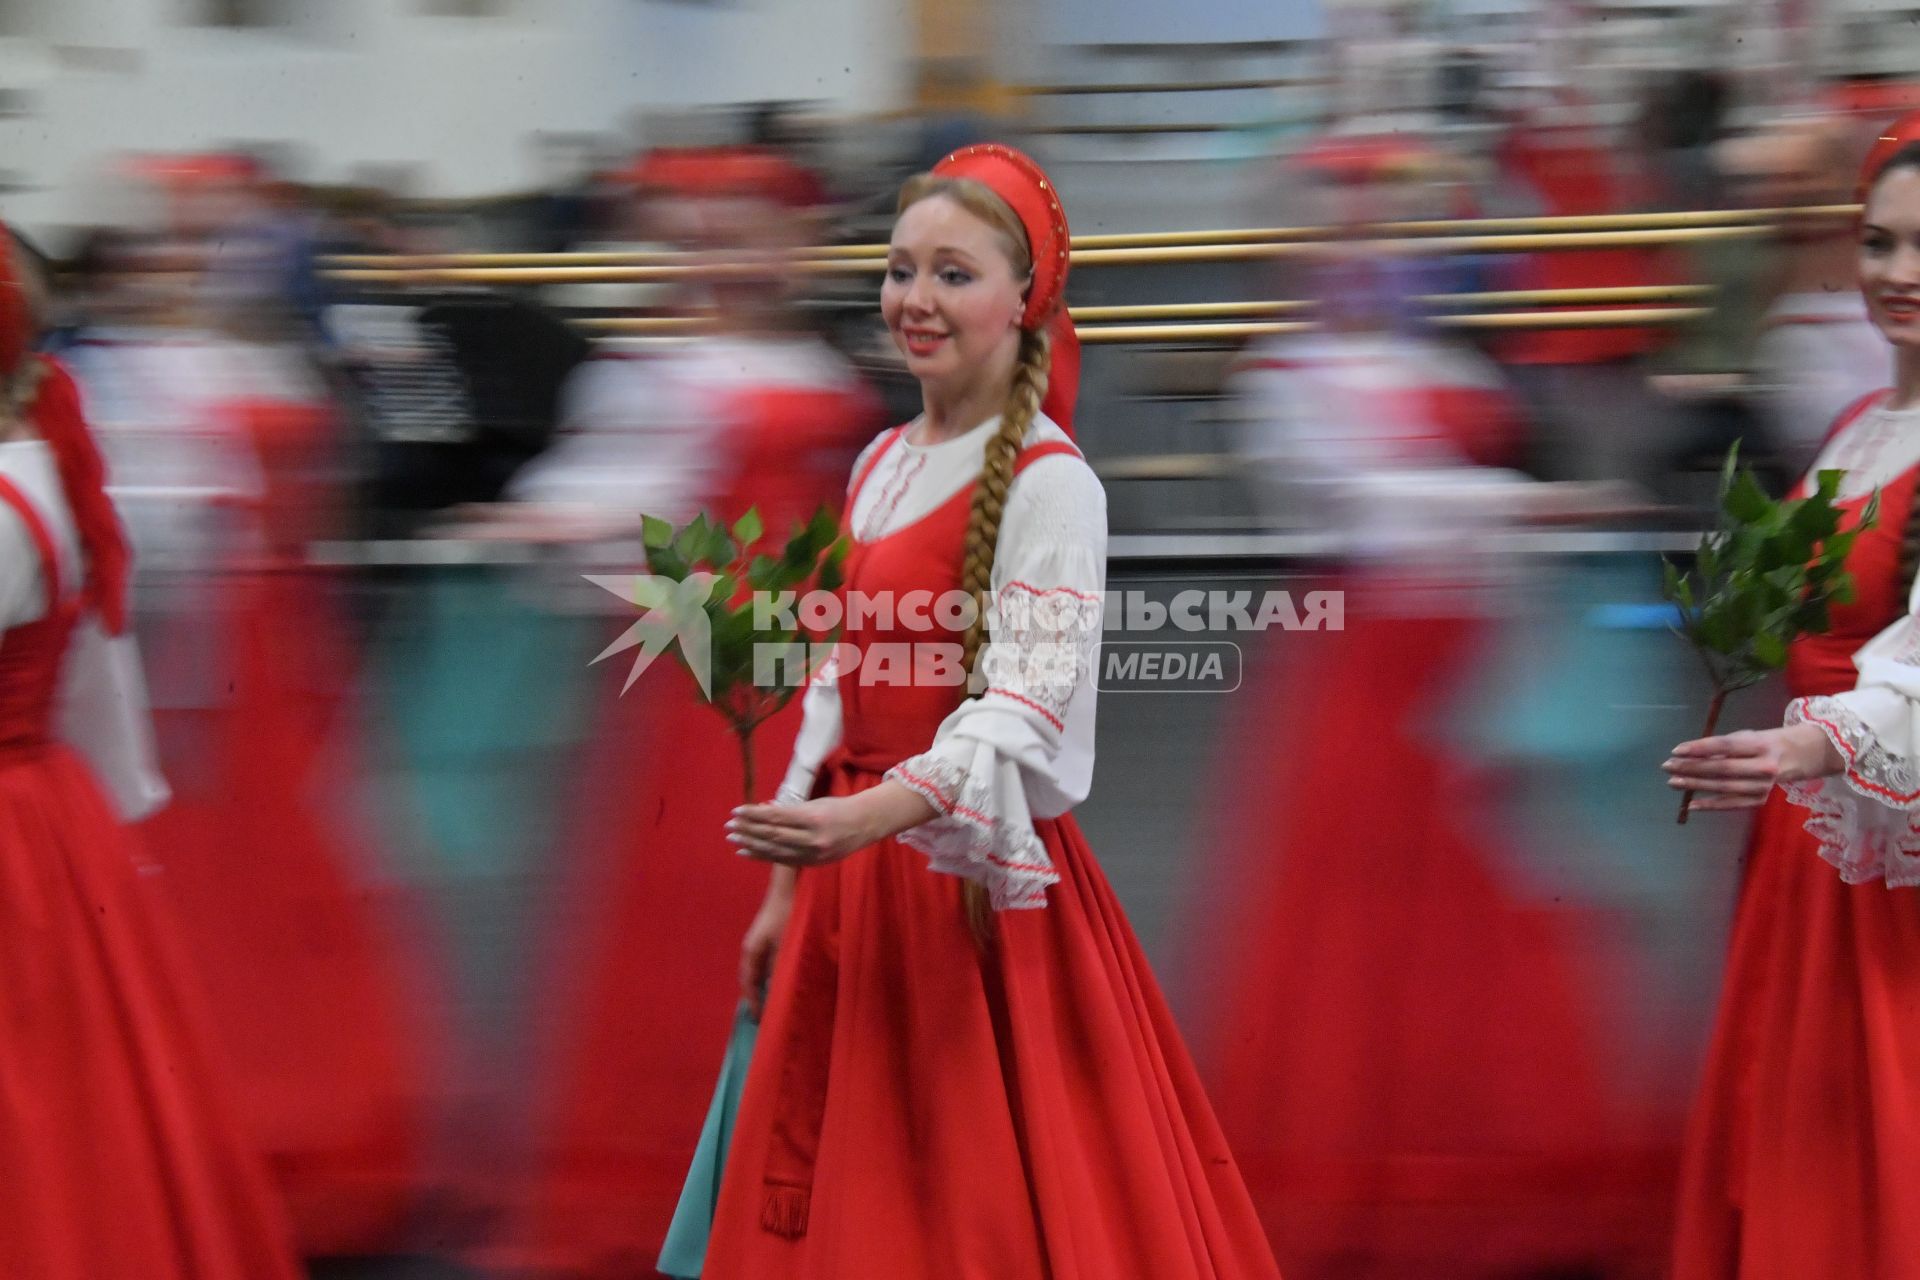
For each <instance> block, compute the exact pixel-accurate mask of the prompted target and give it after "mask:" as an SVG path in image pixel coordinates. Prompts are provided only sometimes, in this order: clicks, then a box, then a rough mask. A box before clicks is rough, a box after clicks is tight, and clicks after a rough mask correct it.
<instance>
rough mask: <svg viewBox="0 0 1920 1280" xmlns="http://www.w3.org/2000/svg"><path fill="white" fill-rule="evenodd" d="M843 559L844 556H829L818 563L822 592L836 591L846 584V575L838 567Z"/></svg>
mask: <svg viewBox="0 0 1920 1280" xmlns="http://www.w3.org/2000/svg"><path fill="white" fill-rule="evenodd" d="M845 559H846V557H845V556H837V555H832V554H829V555H827V556H826V557H825V558H824V559H822V560H821V561H820V589H821V590H822V591H838V590H839V589H840V588H841V587H842V586H844V585H845V584H846V581H847V575H846V573H845V572H844V571H843V570H842V569H841V567H840V566H841V562H842V561H843V560H845Z"/></svg>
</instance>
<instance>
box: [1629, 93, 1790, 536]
mask: <svg viewBox="0 0 1920 1280" xmlns="http://www.w3.org/2000/svg"><path fill="white" fill-rule="evenodd" d="M1729 103H1730V93H1729V89H1728V86H1727V83H1726V81H1725V79H1724V78H1723V77H1721V76H1718V75H1715V74H1713V73H1710V72H1705V71H1685V72H1679V73H1676V74H1675V75H1673V76H1672V77H1670V78H1669V79H1667V80H1666V81H1664V82H1662V83H1661V84H1660V85H1658V86H1657V88H1656V90H1655V92H1654V93H1653V94H1652V95H1651V97H1650V98H1649V100H1648V103H1647V106H1646V108H1645V114H1644V116H1643V120H1642V134H1643V137H1644V140H1645V142H1646V145H1647V147H1648V154H1649V157H1650V162H1651V167H1652V172H1653V177H1654V181H1655V184H1656V185H1655V189H1654V192H1653V196H1654V200H1655V202H1656V204H1657V205H1658V207H1660V208H1663V209H1672V210H1684V211H1691V210H1706V209H1724V208H1728V207H1733V206H1742V205H1744V206H1748V207H1751V206H1752V204H1753V197H1754V195H1755V189H1754V188H1753V186H1752V185H1751V184H1747V183H1743V182H1740V181H1739V180H1738V179H1739V175H1738V174H1735V173H1732V172H1729V171H1728V169H1727V167H1726V153H1725V151H1724V149H1723V148H1720V147H1719V146H1718V144H1719V143H1721V142H1722V141H1723V140H1724V138H1725V132H1726V114H1727V110H1728V106H1729ZM1675 258H1676V260H1677V261H1678V263H1679V274H1680V276H1681V278H1682V279H1683V280H1685V281H1687V282H1688V283H1692V284H1703V285H1707V286H1710V287H1711V288H1712V289H1713V295H1712V297H1711V298H1710V299H1709V300H1708V303H1707V313H1706V315H1705V316H1703V317H1701V318H1700V319H1698V320H1692V321H1689V322H1687V323H1685V324H1682V325H1680V326H1678V327H1677V329H1676V330H1675V332H1674V335H1673V339H1672V341H1671V342H1670V343H1669V345H1668V346H1667V347H1666V349H1665V350H1664V351H1662V352H1661V353H1660V356H1659V358H1658V359H1657V360H1656V362H1655V372H1654V374H1653V380H1652V381H1653V387H1654V389H1655V390H1656V391H1657V392H1658V393H1659V394H1660V395H1661V396H1663V397H1664V398H1665V399H1666V400H1667V401H1668V402H1669V403H1670V404H1672V405H1673V406H1674V409H1675V411H1676V415H1677V421H1676V434H1675V436H1674V438H1673V440H1672V442H1671V444H1670V446H1669V448H1668V450H1667V451H1666V454H1665V457H1666V465H1665V468H1664V469H1665V470H1667V471H1669V472H1672V473H1676V474H1675V476H1674V480H1675V482H1676V484H1678V485H1679V486H1680V487H1678V488H1675V489H1673V491H1672V492H1673V496H1674V497H1676V498H1678V499H1685V498H1687V497H1689V496H1691V495H1689V494H1688V493H1687V491H1686V488H1685V479H1686V477H1687V475H1688V474H1689V473H1693V474H1699V473H1702V472H1704V473H1707V474H1710V475H1717V474H1718V471H1719V466H1720V461H1721V459H1722V458H1723V457H1724V456H1725V454H1726V451H1727V449H1728V448H1729V447H1731V446H1732V445H1733V444H1735V443H1739V444H1740V446H1741V460H1742V461H1743V462H1744V463H1746V464H1747V465H1749V466H1751V467H1753V468H1754V469H1755V471H1756V472H1758V473H1759V475H1760V476H1761V479H1762V481H1763V483H1765V484H1766V485H1767V487H1768V488H1769V489H1771V490H1772V491H1773V492H1775V493H1784V492H1786V489H1787V486H1788V485H1790V484H1792V483H1793V481H1794V480H1795V479H1796V478H1797V476H1796V474H1795V472H1794V469H1793V467H1792V465H1791V463H1790V461H1789V457H1788V454H1789V452H1790V451H1789V450H1787V449H1786V448H1784V447H1783V446H1782V443H1781V442H1780V441H1778V440H1776V439H1775V438H1774V433H1773V431H1772V429H1771V427H1770V426H1769V424H1768V423H1767V421H1766V419H1765V418H1764V417H1763V416H1762V414H1761V412H1760V408H1759V405H1758V403H1757V401H1756V396H1755V389H1754V384H1753V371H1754V366H1755V362H1756V360H1757V358H1758V352H1759V346H1760V333H1761V323H1762V317H1763V316H1764V314H1765V312H1766V300H1767V298H1768V297H1769V296H1770V295H1771V293H1772V292H1773V287H1774V283H1773V282H1774V278H1775V275H1776V273H1777V271H1778V270H1779V266H1780V257H1779V252H1778V247H1777V246H1775V245H1773V244H1770V243H1768V242H1766V241H1763V240H1760V239H1756V238H1753V237H1750V236H1728V237H1724V238H1720V237H1716V238H1709V239H1703V240H1692V241H1688V242H1687V243H1686V244H1684V245H1681V246H1680V247H1679V249H1678V250H1677V251H1676V253H1675Z"/></svg>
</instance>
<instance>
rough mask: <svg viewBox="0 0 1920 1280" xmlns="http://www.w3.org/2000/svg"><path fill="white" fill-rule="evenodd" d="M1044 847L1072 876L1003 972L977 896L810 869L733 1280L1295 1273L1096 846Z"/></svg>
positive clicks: (787, 957) (832, 784)
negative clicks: (1266, 1224) (1285, 1263)
mask: <svg viewBox="0 0 1920 1280" xmlns="http://www.w3.org/2000/svg"><path fill="white" fill-rule="evenodd" d="M829 770H830V772H829V774H828V775H827V779H826V789H827V791H828V792H829V793H830V794H834V795H849V794H853V793H856V792H858V791H860V790H864V789H865V788H867V787H870V786H873V785H874V784H876V783H877V782H878V781H879V780H880V776H881V775H880V773H879V772H877V771H872V770H865V769H859V768H855V767H854V766H852V765H850V764H847V763H845V762H844V761H842V762H840V763H837V764H835V763H830V765H829ZM1037 830H1038V832H1039V835H1040V838H1041V840H1042V841H1043V842H1044V844H1045V845H1046V848H1047V852H1048V854H1049V855H1050V856H1051V857H1052V859H1053V862H1054V865H1055V867H1056V868H1057V869H1058V870H1059V872H1060V874H1061V877H1062V878H1061V882H1060V883H1059V884H1057V885H1054V886H1053V887H1052V888H1051V889H1050V890H1049V891H1048V905H1047V907H1046V908H1045V909H1044V910H1028V911H1008V912H1001V913H998V914H997V915H996V916H995V917H994V921H995V923H994V929H995V936H994V940H993V942H992V944H991V948H990V951H988V952H986V953H984V954H983V952H982V951H981V950H980V949H979V947H978V945H977V944H976V941H975V939H974V936H973V934H972V932H971V930H970V929H969V927H968V925H967V923H966V919H965V914H964V910H963V906H962V900H961V882H960V881H959V880H958V879H956V878H954V877H951V876H946V875H942V874H938V873H935V872H933V871H931V870H929V869H928V867H927V859H926V855H925V854H922V853H920V852H917V851H915V850H913V849H910V848H908V847H906V846H904V845H901V844H899V843H898V842H897V841H893V840H888V841H884V842H882V843H881V844H879V845H876V846H874V847H872V848H868V849H865V850H862V851H861V852H859V853H856V854H854V855H853V856H852V857H850V858H847V859H845V860H843V861H841V862H838V863H835V864H833V865H831V866H827V867H823V868H816V869H812V870H808V871H805V872H803V873H802V874H801V876H800V887H799V892H798V897H797V902H796V906H795V910H794V915H793V919H792V921H791V923H790V925H789V927H788V929H787V933H786V936H785V939H784V941H783V944H782V948H781V951H780V955H779V958H778V961H777V963H776V969H775V975H774V979H773V987H772V991H771V994H770V998H769V1004H768V1009H767V1013H766V1017H765V1020H764V1021H763V1023H762V1027H761V1033H760V1039H759V1041H758V1043H757V1045H756V1047H755V1051H754V1059H753V1064H752V1068H751V1071H750V1074H749V1076H748V1080H747V1086H746V1092H745V1095H744V1097H743V1099H742V1102H741V1111H740V1116H739V1120H738V1124H737V1127H736V1129H735V1134H734V1144H733V1149H732V1151H731V1153H730V1155H729V1157H728V1162H727V1169H726V1176H725V1182H724V1186H723V1188H722V1191H721V1196H720V1203H719V1207H718V1211H717V1215H716V1220H715V1225H714V1231H713V1236H712V1241H711V1244H710V1246H709V1252H708V1256H707V1269H706V1273H705V1274H706V1277H707V1280H748V1278H752V1280H764V1278H766V1277H775V1276H778V1277H781V1278H782V1280H846V1278H848V1277H856V1276H858V1277H868V1276H872V1277H881V1276H885V1277H902V1278H903V1280H905V1278H908V1277H911V1278H912V1280H1038V1278H1040V1277H1050V1278H1051V1280H1149V1278H1150V1280H1199V1278H1201V1277H1206V1278H1210V1280H1211V1278H1219V1280H1239V1278H1241V1277H1272V1276H1275V1275H1277V1274H1278V1271H1277V1268H1276V1267H1275V1264H1274V1261H1273V1257H1272V1254H1271V1253H1270V1252H1269V1250H1268V1248H1267V1244H1266V1241H1265V1238H1264V1236H1263V1235H1262V1233H1261V1229H1260V1225H1259V1223H1258V1221H1257V1220H1256V1218H1255V1215H1254V1211H1253V1207H1252V1204H1251V1202H1250V1201H1249V1200H1248V1199H1247V1195H1246V1192H1245V1191H1244V1189H1243V1188H1242V1185H1241V1179H1240V1172H1239V1169H1238V1167H1237V1166H1236V1165H1235V1164H1234V1162H1233V1159H1232V1157H1231V1156H1230V1155H1229V1154H1228V1151H1227V1146H1226V1143H1225V1141H1224V1140H1223V1139H1222V1136H1221V1132H1220V1128H1219V1126H1218V1125H1217V1124H1216V1123H1215V1122H1214V1119H1213V1113H1212V1109H1211V1107H1210V1106H1209V1105H1208V1103H1207V1099H1206V1097H1205V1095H1204V1094H1203V1093H1202V1092H1201V1089H1200V1084H1199V1080H1198V1078H1197V1077H1196V1075H1195V1073H1194V1070H1193V1067H1192V1065H1191V1063H1190V1062H1189V1060H1188V1058H1187V1054H1186V1050H1185V1048H1184V1047H1183V1045H1182V1044H1181V1040H1180V1036H1179V1032H1178V1031H1177V1030H1176V1028H1175V1026H1174V1023H1173V1019H1172V1017H1171V1015H1170V1014H1169V1012H1168V1010H1167V1006H1166V1004H1165V1002H1164V1001H1163V999H1162V998H1161V995H1160V992H1159V989H1158V987H1157V986H1156V985H1155V982H1154V979H1153V976H1152V974H1151V973H1150V972H1149V970H1148V967H1147V963H1146V960H1145V958H1144V957H1143V956H1142V954H1141V952H1140V948H1139V946H1138V944H1137V943H1136V941H1135V939H1134V936H1133V933H1132V931H1131V930H1130V928H1129V927H1128V925H1127V922H1126V919H1125V917H1124V915H1123V914H1122V912H1121V910H1120V906H1119V903H1118V902H1117V901H1116V899H1115V898H1114V896H1113V893H1112V890H1111V889H1109V887H1108V886H1107V883H1106V880H1105V879H1104V878H1103V877H1102V875H1101V873H1100V870H1099V868H1098V866H1097V865H1096V864H1095V862H1094V860H1093V855H1092V853H1091V852H1090V851H1089V850H1088V848H1087V846H1086V843H1085V841H1084V840H1083V839H1082V838H1081V835H1080V831H1079V827H1078V826H1077V824H1076V823H1075V822H1074V821H1073V819H1072V818H1071V817H1066V818H1060V819H1052V820H1044V821H1041V822H1039V823H1038V824H1037ZM796 1173H798V1174H800V1175H801V1176H802V1179H803V1181H805V1182H806V1183H807V1184H808V1186H807V1187H806V1188H804V1189H802V1188H799V1187H797V1186H796V1185H795V1183H794V1176H795V1174H796Z"/></svg>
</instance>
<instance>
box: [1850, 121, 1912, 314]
mask: <svg viewBox="0 0 1920 1280" xmlns="http://www.w3.org/2000/svg"><path fill="white" fill-rule="evenodd" d="M1859 263H1860V292H1861V293H1862V294H1864V295H1865V296H1866V299H1867V314H1868V315H1869V316H1871V317H1872V318H1873V323H1874V324H1875V326H1877V327H1878V328H1879V330H1880V332H1881V333H1882V334H1884V335H1885V336H1886V339H1887V341H1888V342H1891V343H1893V344H1894V345H1895V346H1896V347H1910V348H1915V349H1920V167H1917V166H1916V165H1914V164H1912V163H1903V162H1902V161H1901V160H1899V159H1896V160H1895V161H1894V162H1893V163H1892V164H1891V165H1889V166H1888V168H1887V170H1886V171H1885V172H1884V173H1883V174H1882V175H1881V177H1880V179H1879V181H1877V182H1875V183H1874V184H1873V190H1872V191H1870V192H1869V193H1868V194H1867V207H1866V212H1865V213H1864V214H1862V215H1861V225H1860V254H1859Z"/></svg>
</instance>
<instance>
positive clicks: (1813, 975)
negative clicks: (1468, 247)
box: [1673, 791, 1920, 1280]
mask: <svg viewBox="0 0 1920 1280" xmlns="http://www.w3.org/2000/svg"><path fill="white" fill-rule="evenodd" d="M1807 816H1808V814H1807V810H1805V809H1803V808H1800V807H1799V806H1797V805H1793V804H1789V803H1788V802H1787V800H1786V799H1785V797H1784V796H1783V795H1782V794H1781V793H1780V792H1778V791H1776V792H1774V794H1773V795H1772V796H1771V797H1770V798H1769V799H1768V801H1767V805H1766V807H1765V808H1764V809H1763V810H1762V811H1761V814H1760V819H1759V824H1758V826H1757V828H1756V830H1755V833H1754V838H1753V843H1752V846H1751V849H1750V854H1749V858H1750V860H1749V863H1748V868H1747V881H1746V885H1745V887H1744V889H1743V890H1742V893H1741V899H1740V907H1739V912H1738V914H1737V916H1736V919H1735V923H1734V934H1733V944H1732V952H1731V956H1730V958H1729V960H1728V967H1727V974H1726V984H1725V993H1724V995H1723V997H1722V1001H1721V1007H1720V1016H1719V1022H1718V1025H1717V1027H1716V1030H1715V1034H1714V1039H1713V1044H1712V1047H1711V1049H1710V1051H1709V1054H1708V1060H1707V1067H1706V1075H1705V1085H1704V1087H1703V1089H1702V1093H1701V1096H1700V1098H1699V1101H1698V1103H1697V1104H1696V1108H1695V1112H1694V1117H1693V1123H1692V1128H1691V1130H1690V1131H1689V1133H1688V1141H1687V1161H1686V1166H1685V1168H1684V1170H1683V1172H1682V1179H1681V1197H1680V1226H1679V1233H1678V1238H1677V1243H1676V1250H1675V1261H1674V1269H1673V1277H1674V1280H1736V1278H1737V1280H1800V1278H1801V1277H1806V1276H1822V1277H1826V1276H1831V1277H1833V1278H1834V1280H1841V1278H1842V1277H1844V1278H1845V1280H1914V1278H1915V1277H1920V1188H1916V1186H1915V1181H1914V1171H1915V1170H1916V1169H1920V894H1916V893H1915V892H1914V891H1913V890H1911V889H1891V890H1890V889H1888V888H1887V887H1886V886H1885V885H1884V884H1880V883H1872V884H1861V885H1849V884H1846V883H1844V882H1843V881H1842V880H1841V879H1840V876H1839V874H1838V873H1837V872H1836V871H1835V870H1834V869H1833V867H1832V866H1831V865H1829V864H1828V863H1826V862H1824V861H1822V860H1821V858H1820V854H1819V844H1818V842H1817V841H1816V840H1815V839H1814V837H1813V836H1811V835H1810V834H1808V832H1807V830H1806V821H1807Z"/></svg>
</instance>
